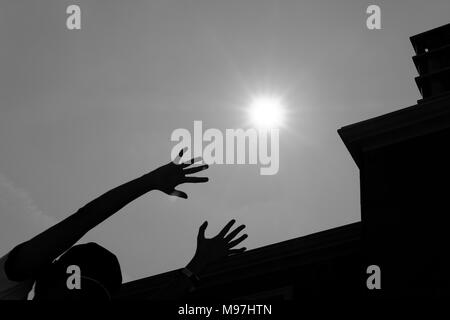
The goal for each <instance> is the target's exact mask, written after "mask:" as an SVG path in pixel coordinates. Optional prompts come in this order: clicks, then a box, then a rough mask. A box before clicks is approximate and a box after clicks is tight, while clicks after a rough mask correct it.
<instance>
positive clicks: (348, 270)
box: [117, 24, 450, 300]
mask: <svg viewBox="0 0 450 320" xmlns="http://www.w3.org/2000/svg"><path fill="white" fill-rule="evenodd" d="M410 40H411V43H412V45H413V48H414V50H415V53H416V55H415V56H414V57H413V62H414V64H415V66H416V68H417V71H418V73H419V76H418V77H417V78H416V79H415V80H416V84H417V86H418V88H419V90H420V93H421V95H422V99H421V100H419V101H418V102H417V104H416V105H414V106H411V107H408V108H404V109H401V110H398V111H395V112H392V113H388V114H385V115H382V116H379V117H375V118H372V119H369V120H366V121H362V122H358V123H355V124H352V125H349V126H345V127H343V128H341V129H339V130H338V134H339V135H340V137H341V139H342V140H343V142H344V144H345V146H346V147H347V149H348V150H349V152H350V154H351V156H352V157H353V160H354V161H355V163H356V165H357V166H358V168H359V171H360V192H361V222H358V223H353V224H350V225H346V226H343V227H339V228H334V229H331V230H327V231H323V232H319V233H315V234H311V235H308V236H305V237H300V238H297V239H293V240H288V241H284V242H281V243H277V244H273V245H269V246H266V247H262V248H258V249H254V250H250V251H248V252H246V253H244V254H241V255H238V256H234V257H230V258H229V259H228V260H227V261H225V262H224V264H222V265H220V266H216V267H213V268H211V269H210V270H209V271H208V273H206V274H204V275H201V278H202V285H201V286H200V287H199V288H198V290H197V291H196V292H195V293H193V294H191V295H190V296H189V297H187V298H188V299H193V300H196V299H202V300H204V299H217V298H222V299H223V298H225V299H274V300H290V299H299V298H302V297H310V296H319V295H320V296H323V295H324V296H330V297H333V296H334V297H342V296H356V297H360V296H367V297H371V296H375V297H376V296H380V297H397V296H405V295H419V296H422V295H423V296H431V297H434V296H446V295H447V292H448V291H449V289H450V288H449V287H450V285H449V281H448V280H447V276H446V273H447V272H446V271H448V270H450V264H449V263H448V260H449V259H448V255H449V250H448V249H449V246H448V242H449V241H448V239H447V238H448V233H449V231H448V228H449V225H448V224H447V222H448V220H449V219H448V216H449V215H450V210H449V203H450V190H449V186H450V152H449V149H450V24H447V25H445V26H442V27H439V28H436V29H433V30H430V31H427V32H424V33H421V34H418V35H415V36H413V37H411V38H410ZM370 265H377V266H379V267H380V270H381V289H380V290H376V289H375V290H369V289H368V288H367V286H366V280H367V278H368V274H367V272H366V270H367V267H368V266H370ZM174 272H176V271H171V272H167V273H164V274H160V275H156V276H153V277H149V278H145V279H141V280H137V281H133V282H130V283H126V284H124V285H123V288H122V290H121V291H120V293H119V294H118V296H117V298H118V299H136V298H138V299H140V298H146V297H149V296H151V295H152V293H154V292H156V291H157V290H158V288H159V287H161V286H163V285H164V284H165V283H167V281H169V280H170V279H171V277H172V276H173V275H174Z"/></svg>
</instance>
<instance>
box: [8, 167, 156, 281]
mask: <svg viewBox="0 0 450 320" xmlns="http://www.w3.org/2000/svg"><path fill="white" fill-rule="evenodd" d="M149 175H150V174H146V175H144V176H142V177H140V178H137V179H135V180H132V181H130V182H127V183H125V184H123V185H121V186H119V187H116V188H114V189H112V190H110V191H108V192H106V193H105V194H103V195H101V196H100V197H98V198H97V199H95V200H93V201H91V202H90V203H88V204H87V205H85V206H84V207H83V208H81V209H79V210H78V211H77V212H76V213H74V214H73V215H71V216H69V217H68V218H66V219H64V220H63V221H61V222H59V223H57V224H56V225H54V226H52V227H51V228H49V229H47V230H46V231H44V232H42V233H41V234H39V235H37V236H36V237H34V238H32V239H31V240H29V241H27V242H25V243H23V244H21V245H20V246H19V248H17V250H16V251H17V252H15V254H14V255H13V261H10V264H9V265H10V270H13V271H14V272H13V274H14V278H17V279H14V280H23V279H26V278H29V277H32V276H33V275H34V274H35V273H37V272H38V271H39V270H40V269H41V268H42V267H43V266H45V265H46V264H48V263H50V262H52V261H53V260H54V259H55V258H57V257H58V256H59V255H61V254H62V253H63V252H64V251H66V250H67V249H69V248H70V247H71V246H72V245H74V244H75V243H76V242H77V241H78V240H80V239H81V237H83V236H84V235H85V234H86V233H87V232H88V231H89V230H91V229H92V228H94V227H95V226H97V225H98V224H100V223H101V222H103V221H104V220H106V219H107V218H109V217H110V216H111V215H113V214H114V213H116V212H117V211H119V210H120V209H121V208H123V207H124V206H125V205H127V204H128V203H130V202H132V201H133V200H135V199H136V198H138V197H140V196H142V195H143V194H145V193H147V192H149V191H150V190H152V189H153V183H152V181H151V176H149Z"/></svg>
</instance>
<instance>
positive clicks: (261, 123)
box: [248, 95, 285, 129]
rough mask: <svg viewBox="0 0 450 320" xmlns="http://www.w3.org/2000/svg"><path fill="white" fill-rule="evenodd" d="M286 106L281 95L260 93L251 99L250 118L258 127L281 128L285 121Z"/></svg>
mask: <svg viewBox="0 0 450 320" xmlns="http://www.w3.org/2000/svg"><path fill="white" fill-rule="evenodd" d="M284 109H285V108H284V106H283V101H282V99H281V98H280V97H277V96H274V95H258V96H255V97H253V98H252V99H251V101H250V105H249V108H248V112H249V118H250V121H251V122H252V124H253V125H254V126H255V127H257V128H258V129H273V128H279V127H281V126H282V125H283V121H284Z"/></svg>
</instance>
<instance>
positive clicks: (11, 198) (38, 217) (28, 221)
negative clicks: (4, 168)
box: [0, 173, 57, 253]
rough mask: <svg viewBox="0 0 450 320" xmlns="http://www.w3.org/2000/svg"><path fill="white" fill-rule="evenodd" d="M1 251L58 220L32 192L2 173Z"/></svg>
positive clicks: (0, 199) (0, 205)
mask: <svg viewBox="0 0 450 320" xmlns="http://www.w3.org/2000/svg"><path fill="white" fill-rule="evenodd" d="M0 213H1V219H2V223H1V224H0V243H1V247H0V253H5V252H7V251H9V250H11V249H12V248H13V247H14V246H16V245H17V244H19V243H20V242H23V241H25V240H28V239H29V238H31V237H33V236H35V235H36V234H38V233H39V232H42V231H43V230H45V229H46V228H48V227H50V226H52V225H53V224H55V223H56V222H57V220H56V219H55V218H53V217H51V216H49V215H47V214H45V213H43V212H42V211H41V210H40V209H39V208H38V207H37V205H36V204H35V202H34V201H33V199H32V197H31V196H30V194H29V193H28V192H27V191H26V190H24V189H22V188H19V187H17V186H16V185H15V184H14V183H13V182H12V181H11V180H10V179H8V178H7V177H6V176H5V175H4V174H2V173H0Z"/></svg>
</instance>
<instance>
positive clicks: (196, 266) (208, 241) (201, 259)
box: [187, 219, 248, 273]
mask: <svg viewBox="0 0 450 320" xmlns="http://www.w3.org/2000/svg"><path fill="white" fill-rule="evenodd" d="M235 222H236V221H235V220H234V219H233V220H231V221H230V222H228V223H227V224H226V225H225V227H224V228H223V229H222V230H221V231H220V232H219V233H218V234H217V235H216V236H215V237H212V238H206V237H205V231H206V227H207V226H208V221H205V222H204V223H203V224H202V225H201V226H200V229H199V231H198V236H197V249H196V251H195V254H194V257H193V258H192V260H191V262H189V264H188V265H187V268H188V269H190V270H192V272H194V273H199V272H201V271H203V269H204V268H206V267H207V266H209V265H211V264H213V263H215V262H218V261H220V260H222V259H223V258H225V257H227V256H230V255H233V254H236V253H241V252H244V251H245V250H246V248H245V247H242V248H239V249H234V248H235V247H236V246H237V245H238V244H240V243H241V242H242V241H244V240H245V239H246V238H247V237H248V235H247V234H244V235H241V236H240V237H238V238H236V236H237V235H238V234H239V232H241V231H242V230H244V228H245V225H240V226H239V227H237V228H236V229H234V230H233V231H231V232H230V233H228V232H229V231H230V230H231V227H232V226H233V225H234V223H235ZM227 233H228V235H227Z"/></svg>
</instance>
